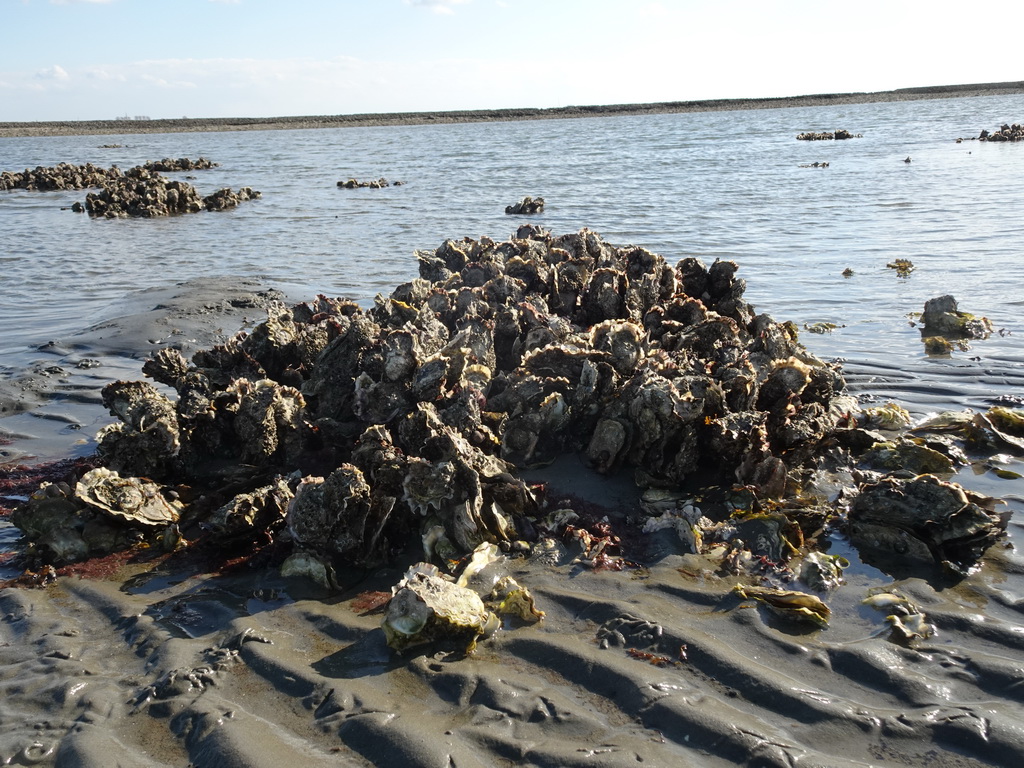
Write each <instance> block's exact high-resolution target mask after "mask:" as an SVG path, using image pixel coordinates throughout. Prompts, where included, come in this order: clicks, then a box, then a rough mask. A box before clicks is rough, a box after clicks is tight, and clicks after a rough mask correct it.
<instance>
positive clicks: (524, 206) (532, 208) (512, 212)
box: [505, 197, 544, 216]
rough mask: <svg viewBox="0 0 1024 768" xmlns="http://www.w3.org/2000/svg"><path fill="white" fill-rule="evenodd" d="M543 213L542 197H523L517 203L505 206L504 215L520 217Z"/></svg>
mask: <svg viewBox="0 0 1024 768" xmlns="http://www.w3.org/2000/svg"><path fill="white" fill-rule="evenodd" d="M543 212H544V198H543V197H524V198H523V199H522V200H520V201H519V202H518V203H513V204H512V205H506V206H505V213H506V214H508V215H509V216H521V215H524V214H526V215H528V214H533V213H543Z"/></svg>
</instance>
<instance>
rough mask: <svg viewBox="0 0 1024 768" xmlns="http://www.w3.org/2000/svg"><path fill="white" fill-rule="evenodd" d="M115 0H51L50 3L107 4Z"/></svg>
mask: <svg viewBox="0 0 1024 768" xmlns="http://www.w3.org/2000/svg"><path fill="white" fill-rule="evenodd" d="M112 2H114V0H50V5H74V4H75V3H92V4H94V5H106V4H107V3H112Z"/></svg>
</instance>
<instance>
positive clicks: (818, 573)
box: [800, 552, 850, 592]
mask: <svg viewBox="0 0 1024 768" xmlns="http://www.w3.org/2000/svg"><path fill="white" fill-rule="evenodd" d="M849 567H850V561H849V560H847V559H846V558H845V557H843V556H842V555H826V554H823V553H822V552H811V553H809V554H808V555H807V557H805V558H804V562H803V565H802V566H801V568H800V579H801V580H802V581H803V582H804V583H805V584H806V585H807V586H809V587H810V588H811V589H817V590H820V591H822V592H826V591H828V590H830V589H835V588H836V587H838V586H839V585H840V584H842V583H843V571H845V570H846V569H847V568H849Z"/></svg>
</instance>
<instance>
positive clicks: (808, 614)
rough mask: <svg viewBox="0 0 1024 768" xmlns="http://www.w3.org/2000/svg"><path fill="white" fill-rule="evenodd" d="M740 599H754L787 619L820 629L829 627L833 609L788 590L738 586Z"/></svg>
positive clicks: (813, 598)
mask: <svg viewBox="0 0 1024 768" xmlns="http://www.w3.org/2000/svg"><path fill="white" fill-rule="evenodd" d="M733 592H736V593H737V594H738V595H739V596H740V597H743V598H753V599H754V600H757V601H758V602H761V603H764V604H765V605H766V606H768V607H769V608H770V609H771V610H772V611H773V612H775V613H777V614H779V615H780V616H783V617H785V618H787V619H793V620H795V621H803V622H810V623H812V624H816V625H818V626H819V627H826V626H828V620H829V617H831V615H832V611H831V609H829V607H828V606H827V605H826V604H825V603H824V601H823V600H821V598H818V597H815V596H814V595H809V594H807V593H806V592H796V591H794V590H787V589H774V588H772V587H757V586H746V585H743V584H737V585H736V586H735V587H733Z"/></svg>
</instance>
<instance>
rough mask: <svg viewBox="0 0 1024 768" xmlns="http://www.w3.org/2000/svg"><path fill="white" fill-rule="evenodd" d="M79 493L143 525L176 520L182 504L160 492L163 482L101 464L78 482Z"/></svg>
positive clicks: (89, 501)
mask: <svg viewBox="0 0 1024 768" xmlns="http://www.w3.org/2000/svg"><path fill="white" fill-rule="evenodd" d="M75 496H76V497H77V498H78V499H80V500H81V501H83V502H85V503H86V504H88V505H89V506H90V507H94V508H96V509H99V510H102V511H103V512H106V513H107V514H109V515H113V516H114V517H117V518H121V519H122V520H125V521H127V522H130V523H137V524H139V525H147V526H158V525H167V524H168V523H176V522H177V521H178V517H179V515H180V512H181V507H180V505H178V504H176V503H171V502H169V501H167V499H165V498H164V496H163V494H161V493H160V486H158V485H157V484H156V483H151V482H148V481H146V480H140V479H139V478H137V477H121V476H120V475H119V474H118V473H117V472H114V471H112V470H109V469H106V468H105V467H99V468H97V469H93V470H90V471H89V472H86V473H85V474H84V475H83V476H82V479H81V480H79V481H78V483H77V485H76V486H75Z"/></svg>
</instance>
